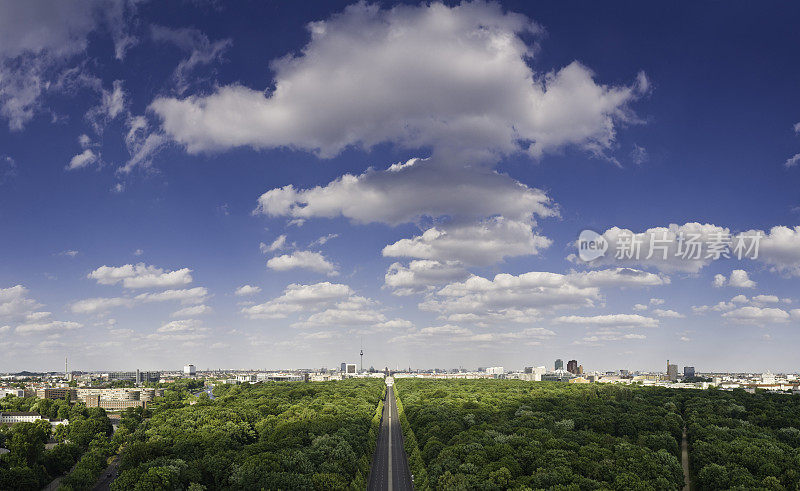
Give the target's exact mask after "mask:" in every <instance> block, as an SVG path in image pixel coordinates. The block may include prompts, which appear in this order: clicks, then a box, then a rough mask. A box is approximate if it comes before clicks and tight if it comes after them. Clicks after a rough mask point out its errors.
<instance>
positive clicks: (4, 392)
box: [0, 389, 25, 399]
mask: <svg viewBox="0 0 800 491" xmlns="http://www.w3.org/2000/svg"><path fill="white" fill-rule="evenodd" d="M8 395H11V396H16V397H25V389H0V399H2V398H3V397H5V396H8Z"/></svg>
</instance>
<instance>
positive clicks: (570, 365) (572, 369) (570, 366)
mask: <svg viewBox="0 0 800 491" xmlns="http://www.w3.org/2000/svg"><path fill="white" fill-rule="evenodd" d="M567 371H568V372H569V373H571V374H573V375H577V374H578V360H570V361H568V362H567Z"/></svg>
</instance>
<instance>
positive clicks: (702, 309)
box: [692, 295, 792, 314]
mask: <svg viewBox="0 0 800 491" xmlns="http://www.w3.org/2000/svg"><path fill="white" fill-rule="evenodd" d="M778 303H783V304H790V303H792V300H791V299H790V298H783V299H782V298H779V297H778V296H777V295H755V296H753V297H752V298H748V297H747V296H745V295H736V296H735V297H733V298H731V299H730V301H728V302H725V301H722V302H719V303H717V304H715V305H699V306H693V307H692V311H694V313H696V314H705V313H708V312H727V311H730V310H733V309H736V308H739V307H742V306H745V305H747V306H751V307H756V308H759V309H760V308H762V307H765V306H769V305H775V304H778ZM745 312H748V311H745Z"/></svg>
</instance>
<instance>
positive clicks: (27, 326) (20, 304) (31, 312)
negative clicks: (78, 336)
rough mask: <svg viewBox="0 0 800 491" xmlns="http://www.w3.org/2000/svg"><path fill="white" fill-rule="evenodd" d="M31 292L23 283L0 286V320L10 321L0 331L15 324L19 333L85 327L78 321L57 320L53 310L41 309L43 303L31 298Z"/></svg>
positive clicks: (6, 329) (7, 329) (9, 328)
mask: <svg viewBox="0 0 800 491" xmlns="http://www.w3.org/2000/svg"><path fill="white" fill-rule="evenodd" d="M29 293H30V292H29V291H28V289H27V288H25V287H24V286H22V285H15V286H12V287H10V288H0V321H2V322H4V323H5V322H8V323H9V325H4V326H3V327H2V329H0V332H3V331H9V330H11V327H12V326H13V325H15V326H16V327H15V332H17V333H19V334H33V333H48V332H59V331H67V330H73V329H79V328H81V327H83V325H82V324H80V323H77V322H71V321H62V320H56V319H54V318H53V314H52V313H51V312H43V311H40V310H39V309H40V308H41V307H42V305H41V304H40V303H39V302H37V301H36V300H34V299H32V298H30V297H29V296H28V295H29Z"/></svg>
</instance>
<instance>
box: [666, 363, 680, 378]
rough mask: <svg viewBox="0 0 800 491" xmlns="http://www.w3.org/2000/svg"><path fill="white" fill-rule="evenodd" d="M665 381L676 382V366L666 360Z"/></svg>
mask: <svg viewBox="0 0 800 491" xmlns="http://www.w3.org/2000/svg"><path fill="white" fill-rule="evenodd" d="M667 380H670V381H672V382H675V381H677V380H678V365H674V364H670V362H669V360H667Z"/></svg>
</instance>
